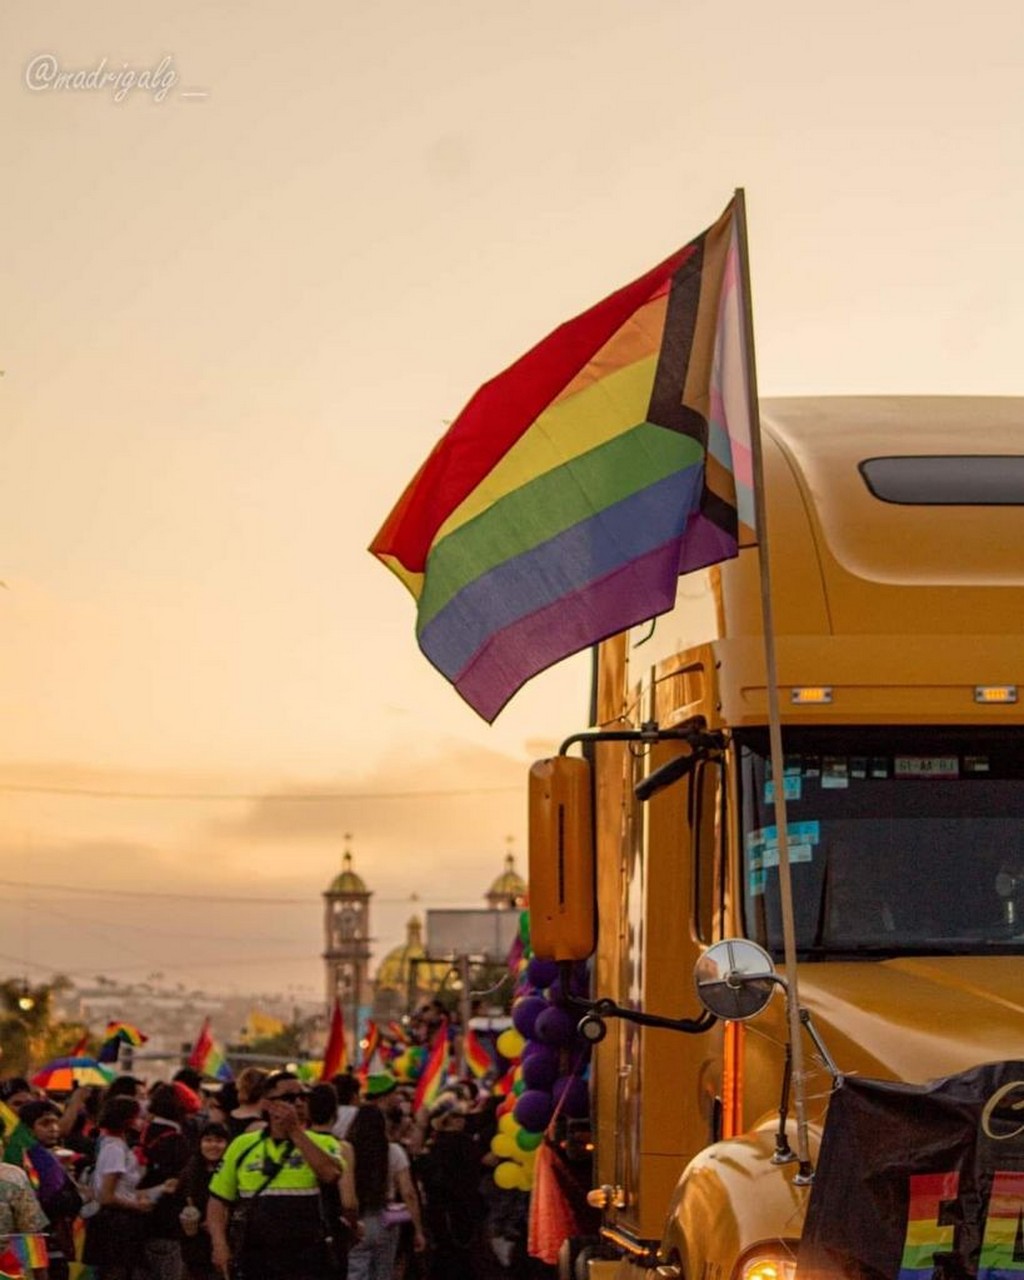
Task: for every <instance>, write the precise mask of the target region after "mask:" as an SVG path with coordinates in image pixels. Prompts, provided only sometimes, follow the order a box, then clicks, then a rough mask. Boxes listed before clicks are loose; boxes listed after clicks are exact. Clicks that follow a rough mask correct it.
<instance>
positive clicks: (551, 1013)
mask: <svg viewBox="0 0 1024 1280" xmlns="http://www.w3.org/2000/svg"><path fill="white" fill-rule="evenodd" d="M576 1021H577V1020H576V1019H575V1018H574V1017H573V1016H572V1014H571V1013H569V1012H568V1010H566V1009H560V1008H559V1007H558V1006H557V1005H551V1006H549V1007H548V1008H547V1009H545V1010H544V1012H543V1013H542V1014H541V1015H540V1016H539V1017H538V1018H537V1021H536V1023H535V1024H534V1028H533V1034H534V1036H535V1038H536V1039H537V1040H543V1041H544V1043H545V1044H552V1045H555V1046H556V1048H557V1047H559V1046H561V1045H566V1044H569V1043H570V1042H571V1041H572V1038H573V1036H574V1035H575V1034H576Z"/></svg>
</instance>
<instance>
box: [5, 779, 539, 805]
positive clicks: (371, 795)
mask: <svg viewBox="0 0 1024 1280" xmlns="http://www.w3.org/2000/svg"><path fill="white" fill-rule="evenodd" d="M521 790H522V787H521V786H520V785H518V784H517V785H515V786H507V787H459V788H453V789H452V790H449V791H445V790H438V791H302V792H298V791H254V792H246V791H118V790H114V789H109V790H108V789H103V788H98V787H44V786H29V785H22V784H21V783H15V782H0V791H3V792H8V793H10V794H16V795H45V796H71V797H78V798H80V799H86V800H190V801H208V800H239V801H243V800H244V801H246V802H248V803H251V804H254V803H258V802H260V801H271V802H273V803H275V804H290V803H292V802H295V803H299V804H306V803H314V804H323V803H329V802H331V801H335V800H360V801H362V800H442V799H443V800H450V799H453V798H459V797H463V798H464V797H471V796H490V795H498V794H509V793H511V792H513V791H517V792H518V791H521Z"/></svg>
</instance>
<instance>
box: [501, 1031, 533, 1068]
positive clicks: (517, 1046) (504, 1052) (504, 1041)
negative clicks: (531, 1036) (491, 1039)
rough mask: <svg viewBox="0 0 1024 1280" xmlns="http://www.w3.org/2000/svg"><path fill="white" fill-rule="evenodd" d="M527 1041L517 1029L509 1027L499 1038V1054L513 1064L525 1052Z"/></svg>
mask: <svg viewBox="0 0 1024 1280" xmlns="http://www.w3.org/2000/svg"><path fill="white" fill-rule="evenodd" d="M525 1044H526V1041H525V1040H524V1039H523V1037H522V1036H521V1035H520V1034H519V1032H518V1031H517V1030H516V1029H515V1027H508V1028H507V1029H506V1030H505V1031H503V1032H502V1033H501V1035H500V1036H498V1040H497V1045H498V1052H499V1053H500V1054H501V1056H502V1057H503V1058H507V1059H508V1061H509V1062H513V1061H514V1060H515V1059H516V1058H518V1057H519V1055H520V1054H521V1053H522V1051H523V1046H524V1045H525Z"/></svg>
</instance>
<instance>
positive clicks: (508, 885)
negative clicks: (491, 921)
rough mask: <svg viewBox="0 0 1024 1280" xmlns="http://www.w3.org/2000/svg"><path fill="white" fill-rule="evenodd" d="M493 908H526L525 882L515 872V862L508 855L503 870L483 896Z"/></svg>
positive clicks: (510, 855)
mask: <svg viewBox="0 0 1024 1280" xmlns="http://www.w3.org/2000/svg"><path fill="white" fill-rule="evenodd" d="M484 896H485V897H486V898H487V901H488V903H489V904H490V905H491V906H492V907H495V908H498V909H500V908H502V907H524V906H526V899H527V890H526V881H525V880H524V879H523V877H522V876H521V875H519V873H518V872H517V871H516V860H515V858H514V857H513V856H512V854H511V853H510V854H509V855H508V857H507V858H506V859H505V870H504V871H503V872H502V873H501V875H500V876H498V877H497V879H496V880H495V881H494V883H493V884H492V885H491V887H490V888H489V889H488V890H487V893H486V894H485V895H484Z"/></svg>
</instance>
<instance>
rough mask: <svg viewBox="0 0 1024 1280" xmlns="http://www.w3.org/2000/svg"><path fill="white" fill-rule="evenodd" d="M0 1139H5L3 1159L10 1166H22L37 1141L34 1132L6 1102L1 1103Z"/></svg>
mask: <svg viewBox="0 0 1024 1280" xmlns="http://www.w3.org/2000/svg"><path fill="white" fill-rule="evenodd" d="M0 1138H2V1139H3V1142H2V1149H3V1158H4V1160H5V1161H6V1162H7V1163H8V1164H20V1163H21V1160H22V1157H23V1156H24V1154H25V1152H26V1151H27V1150H28V1148H29V1147H31V1146H32V1145H33V1144H34V1142H35V1140H36V1138H35V1134H34V1133H33V1132H32V1130H31V1129H30V1128H29V1127H28V1125H26V1124H22V1122H21V1120H20V1119H19V1118H18V1113H17V1112H16V1111H15V1110H13V1108H11V1107H9V1106H8V1105H7V1103H6V1102H0Z"/></svg>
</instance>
